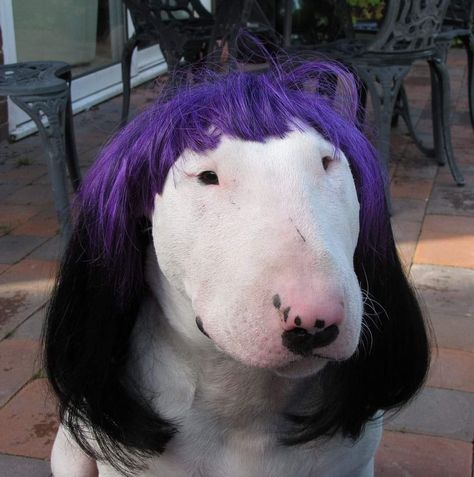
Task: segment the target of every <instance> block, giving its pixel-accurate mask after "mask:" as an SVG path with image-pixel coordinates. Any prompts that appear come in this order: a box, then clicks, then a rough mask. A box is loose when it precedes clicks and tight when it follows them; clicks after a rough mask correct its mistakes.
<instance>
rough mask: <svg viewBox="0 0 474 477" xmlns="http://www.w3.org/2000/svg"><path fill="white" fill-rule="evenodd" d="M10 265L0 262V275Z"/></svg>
mask: <svg viewBox="0 0 474 477" xmlns="http://www.w3.org/2000/svg"><path fill="white" fill-rule="evenodd" d="M10 267H11V265H10V264H6V263H0V275H1V274H2V273H3V272H6V271H7V270H8V269H9V268H10Z"/></svg>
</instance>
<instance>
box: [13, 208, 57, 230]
mask: <svg viewBox="0 0 474 477" xmlns="http://www.w3.org/2000/svg"><path fill="white" fill-rule="evenodd" d="M58 230H59V225H58V219H57V217H56V213H55V212H54V210H53V208H52V207H51V208H49V209H45V210H43V211H41V212H40V213H39V214H36V215H35V216H33V217H31V218H30V219H29V220H28V221H27V222H24V223H23V224H22V225H19V226H18V227H16V228H15V229H13V231H12V232H11V234H12V235H36V236H39V237H53V236H54V235H56V234H57V233H58Z"/></svg>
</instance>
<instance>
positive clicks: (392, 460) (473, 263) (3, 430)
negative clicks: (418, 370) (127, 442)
mask: <svg viewBox="0 0 474 477" xmlns="http://www.w3.org/2000/svg"><path fill="white" fill-rule="evenodd" d="M449 65H450V77H451V89H452V104H453V111H454V112H453V118H452V119H453V127H452V134H453V140H454V146H455V151H456V155H457V158H458V161H459V163H460V165H461V168H462V170H463V172H464V174H465V176H466V180H467V185H466V186H465V187H464V188H459V187H457V186H456V185H454V183H453V181H452V179H451V177H450V174H449V171H448V170H447V168H446V167H442V168H440V167H438V166H437V165H436V164H435V163H434V162H433V160H432V159H429V158H426V157H423V155H422V154H421V153H419V152H418V150H417V149H416V148H415V146H414V145H413V143H412V142H411V140H410V138H408V137H407V135H406V130H405V128H404V126H403V125H400V126H398V127H397V128H396V129H394V131H393V163H392V177H393V180H392V195H393V198H394V215H393V226H394V229H395V234H396V238H397V242H398V246H399V249H400V252H401V254H402V256H403V258H404V261H405V263H406V265H407V267H410V268H411V275H412V278H413V280H414V283H415V285H416V286H417V288H418V290H419V292H420V294H421V297H422V299H423V301H424V304H425V307H426V309H427V311H428V313H429V315H430V317H431V320H432V323H433V328H434V331H435V334H436V339H437V342H438V346H439V349H438V353H437V354H435V356H434V358H433V366H432V369H431V373H430V377H429V380H428V383H427V386H426V388H425V389H424V390H423V392H422V393H421V394H420V395H419V396H418V397H417V398H416V399H415V400H414V401H413V403H412V404H411V405H410V406H409V407H407V408H406V409H404V410H403V411H402V412H401V413H400V414H398V415H397V417H396V418H394V419H393V420H391V421H390V422H388V423H387V425H386V431H385V434H384V437H383V441H382V445H381V447H380V450H379V452H378V455H377V461H376V475H377V476H394V477H395V476H397V477H398V476H417V477H418V476H421V477H424V476H429V477H435V476H439V477H446V476H453V477H454V476H456V477H471V475H472V457H473V447H472V443H473V440H474V299H473V295H474V154H473V153H474V132H473V130H472V128H471V126H470V123H469V119H468V103H467V86H466V80H467V73H466V58H465V55H464V52H463V51H459V50H453V51H452V53H451V54H450V60H449ZM428 84H429V73H428V69H427V67H426V65H424V64H420V65H417V66H416V67H415V68H414V69H413V71H412V73H411V74H410V77H409V79H408V81H407V85H408V93H409V96H410V98H411V101H412V104H413V106H414V109H413V113H414V116H415V120H416V121H417V123H418V127H419V128H420V129H421V130H422V131H424V132H425V136H426V137H427V138H429V130H430V104H429V98H430V91H429V87H428ZM153 96H154V89H153V87H150V85H148V86H146V87H141V88H139V89H137V90H135V91H134V93H133V97H132V103H133V109H134V111H135V112H136V111H138V110H140V109H142V108H143V107H145V106H146V104H147V103H148V102H150V101H151V100H152V98H153ZM119 116H120V98H115V99H113V100H111V101H108V102H107V103H105V104H102V105H100V106H98V107H95V108H93V109H92V110H91V111H88V112H85V113H82V114H80V115H78V116H76V117H75V126H76V141H77V146H78V150H79V155H80V160H81V165H82V168H83V169H84V170H86V169H87V167H88V166H89V165H90V164H91V162H92V161H93V160H94V158H95V156H96V153H97V150H98V149H99V148H100V146H101V145H102V144H103V143H104V141H106V139H107V138H108V137H109V135H110V133H112V132H113V131H114V129H115V126H116V124H117V122H118V119H119ZM56 234H57V224H56V220H55V216H54V211H53V207H52V200H51V192H50V188H49V180H48V176H47V171H46V166H45V159H44V156H43V152H42V148H41V145H40V142H39V139H38V137H37V136H34V137H30V138H27V139H25V140H23V141H20V142H18V143H15V144H2V145H1V146H0V236H1V237H0V340H1V341H0V362H1V367H0V454H1V455H0V476H6V477H7V476H8V477H10V476H31V477H33V476H34V477H41V476H47V475H49V466H48V463H47V461H46V460H47V459H48V456H49V452H50V448H51V444H52V441H53V438H54V434H55V428H56V418H55V410H54V405H53V403H52V401H51V399H50V398H49V397H48V395H47V386H46V382H45V379H44V378H43V377H42V375H41V371H40V365H39V362H38V359H37V358H38V341H39V336H40V328H41V323H42V320H43V317H44V307H45V304H46V301H47V299H48V292H49V290H50V288H51V285H52V283H53V276H54V272H55V270H56V267H57V263H58V262H57V260H58V257H59V255H60V252H61V248H62V247H61V241H60V240H59V239H58V237H57V235H56ZM294 477H297V476H294Z"/></svg>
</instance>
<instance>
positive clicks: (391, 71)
mask: <svg viewBox="0 0 474 477" xmlns="http://www.w3.org/2000/svg"><path fill="white" fill-rule="evenodd" d="M353 66H354V67H355V68H356V70H357V73H358V74H359V77H360V78H361V80H362V81H363V82H364V84H366V85H367V90H368V93H369V94H370V98H371V100H372V106H373V108H374V115H375V124H376V125H377V151H378V157H379V162H380V166H381V169H382V174H383V175H384V180H385V198H386V202H387V208H388V210H389V212H390V213H391V212H392V201H391V197H390V171H389V158H390V133H391V122H392V114H393V110H394V107H395V100H396V98H397V94H398V91H399V89H400V86H401V83H402V81H403V78H404V77H405V76H406V75H407V73H408V71H409V69H410V66H409V65H406V66H405V65H404V66H401V65H397V66H387V65H385V66H383V65H381V66H374V65H355V64H354V65H353Z"/></svg>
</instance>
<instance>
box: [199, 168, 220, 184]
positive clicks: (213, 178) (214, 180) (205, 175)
mask: <svg viewBox="0 0 474 477" xmlns="http://www.w3.org/2000/svg"><path fill="white" fill-rule="evenodd" d="M198 179H199V182H201V184H205V185H218V184H219V178H218V177H217V174H216V173H215V172H214V171H204V172H201V173H200V174H199V175H198Z"/></svg>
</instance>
